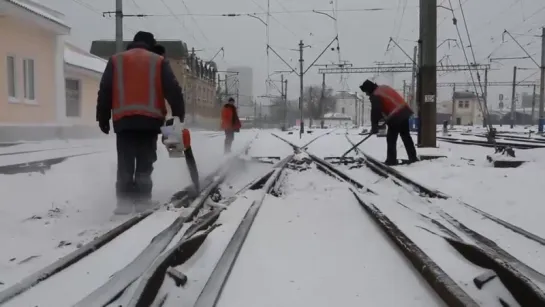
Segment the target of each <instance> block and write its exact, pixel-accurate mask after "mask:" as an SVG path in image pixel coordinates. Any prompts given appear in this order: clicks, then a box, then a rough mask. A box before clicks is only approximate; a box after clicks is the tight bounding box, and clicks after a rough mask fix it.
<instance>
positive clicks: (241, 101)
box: [227, 66, 254, 117]
mask: <svg viewBox="0 0 545 307" xmlns="http://www.w3.org/2000/svg"><path fill="white" fill-rule="evenodd" d="M227 93H228V95H229V96H232V97H234V98H236V96H237V94H238V105H239V110H238V112H239V114H240V116H243V117H244V116H251V115H254V100H253V96H254V74H253V70H252V68H251V67H248V66H233V67H229V68H227Z"/></svg>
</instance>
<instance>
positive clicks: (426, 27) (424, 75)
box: [419, 0, 437, 147]
mask: <svg viewBox="0 0 545 307" xmlns="http://www.w3.org/2000/svg"><path fill="white" fill-rule="evenodd" d="M420 41H421V42H422V44H421V46H422V47H421V49H420V57H421V66H420V69H419V71H420V75H421V76H420V80H421V84H419V86H420V87H421V93H420V103H421V105H420V114H421V119H420V132H421V134H422V137H421V143H420V146H421V147H436V145H437V143H436V138H437V123H436V121H437V119H436V116H437V106H436V101H437V71H436V70H437V1H429V0H420Z"/></svg>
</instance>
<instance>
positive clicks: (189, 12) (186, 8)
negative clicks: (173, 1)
mask: <svg viewBox="0 0 545 307" xmlns="http://www.w3.org/2000/svg"><path fill="white" fill-rule="evenodd" d="M180 1H181V2H182V5H183V6H184V8H185V10H186V11H187V13H188V14H189V16H190V17H191V20H193V23H194V24H195V27H197V30H199V32H200V33H201V36H202V37H203V38H204V39H205V40H206V41H209V40H208V37H207V36H206V34H204V32H203V30H202V29H201V27H200V26H199V23H198V22H197V20H196V19H195V16H193V15H191V10H189V7H188V6H187V4H186V3H185V0H180Z"/></svg>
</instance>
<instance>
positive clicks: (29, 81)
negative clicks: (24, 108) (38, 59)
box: [23, 59, 36, 101]
mask: <svg viewBox="0 0 545 307" xmlns="http://www.w3.org/2000/svg"><path fill="white" fill-rule="evenodd" d="M23 82H24V83H23V85H24V90H25V100H28V101H34V100H36V96H35V92H34V60H32V59H24V60H23Z"/></svg>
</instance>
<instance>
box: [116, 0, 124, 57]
mask: <svg viewBox="0 0 545 307" xmlns="http://www.w3.org/2000/svg"><path fill="white" fill-rule="evenodd" d="M123 49H124V48H123V0H115V51H116V53H119V52H122V51H123Z"/></svg>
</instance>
